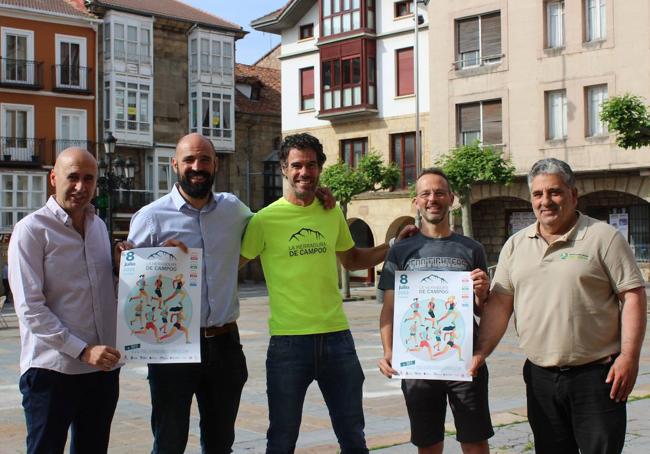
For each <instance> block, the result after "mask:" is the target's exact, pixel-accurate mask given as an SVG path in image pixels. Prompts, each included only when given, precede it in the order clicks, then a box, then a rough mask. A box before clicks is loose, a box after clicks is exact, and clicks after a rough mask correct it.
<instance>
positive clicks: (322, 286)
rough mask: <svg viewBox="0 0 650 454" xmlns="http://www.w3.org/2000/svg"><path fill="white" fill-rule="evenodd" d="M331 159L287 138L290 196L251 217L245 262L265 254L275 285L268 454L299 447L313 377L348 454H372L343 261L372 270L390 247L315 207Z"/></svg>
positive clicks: (284, 159)
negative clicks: (341, 284)
mask: <svg viewBox="0 0 650 454" xmlns="http://www.w3.org/2000/svg"><path fill="white" fill-rule="evenodd" d="M324 162H325V153H323V146H322V145H321V143H320V142H319V141H318V139H316V138H315V137H313V136H311V135H309V134H295V135H292V136H288V137H287V138H286V139H285V140H284V142H283V143H282V147H281V149H280V164H281V167H282V173H283V175H284V177H285V178H286V179H287V183H288V191H285V195H284V197H283V198H281V199H279V200H277V201H275V202H274V203H272V204H271V205H269V206H267V207H266V208H264V209H262V210H261V211H259V212H258V213H257V214H255V216H253V218H252V219H251V221H250V222H249V224H248V227H247V229H246V233H245V234H244V240H243V242H242V247H241V255H242V258H241V260H240V264H243V263H245V262H246V261H247V260H251V259H253V258H255V257H257V256H258V255H259V256H261V260H262V267H263V269H264V275H265V277H266V284H267V286H268V289H269V303H270V311H271V316H270V319H269V328H270V331H271V340H270V342H269V348H268V352H267V359H266V381H267V395H268V400H269V423H270V424H269V430H268V432H267V451H266V452H267V453H288V452H293V450H294V449H295V445H296V440H297V439H298V431H299V428H300V420H301V417H302V406H303V402H304V400H305V393H306V392H307V387H308V386H309V384H310V383H311V382H312V381H314V380H316V381H317V382H318V385H319V387H320V389H321V391H322V393H323V397H324V399H325V403H326V404H327V408H328V410H329V413H330V417H331V420H332V426H333V428H334V431H335V432H336V436H337V439H338V441H339V444H340V446H341V452H342V453H362V452H368V449H367V447H366V442H365V437H364V433H363V429H364V418H363V407H362V404H361V396H362V385H363V380H364V375H363V371H362V370H361V364H360V363H359V358H358V357H357V353H356V350H355V348H354V341H353V339H352V335H351V333H350V330H349V325H348V321H347V318H346V317H345V313H344V312H343V305H342V300H341V294H340V293H339V290H338V274H337V265H336V258H337V257H338V258H339V260H340V261H341V263H342V264H343V266H345V267H346V268H347V269H349V270H354V269H364V268H370V267H372V266H375V265H377V264H378V263H380V262H382V261H383V260H384V257H385V255H386V252H387V251H388V245H387V244H382V245H381V246H377V247H374V248H364V249H360V248H357V247H355V246H354V241H353V240H352V236H351V235H350V230H349V229H348V225H347V223H346V221H345V218H344V216H343V213H342V212H341V209H340V208H339V207H336V208H334V209H331V210H325V209H324V208H323V207H322V206H321V204H319V203H314V200H315V190H316V188H317V187H318V180H319V177H320V173H321V171H322V169H323V164H324ZM407 231H408V230H407ZM406 233H407V232H404V233H403V234H402V235H405V234H406Z"/></svg>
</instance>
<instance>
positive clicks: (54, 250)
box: [9, 148, 120, 453]
mask: <svg viewBox="0 0 650 454" xmlns="http://www.w3.org/2000/svg"><path fill="white" fill-rule="evenodd" d="M50 183H51V184H52V186H53V187H54V189H55V195H54V196H51V197H50V199H49V200H48V201H47V204H46V205H45V206H44V207H43V208H41V209H39V210H37V211H35V212H34V213H32V214H30V215H28V216H26V217H25V218H24V219H22V220H21V221H20V222H18V223H17V224H16V225H15V226H14V230H13V233H12V236H11V241H10V242H9V282H10V283H11V288H12V289H13V294H14V304H15V307H16V313H17V314H18V319H19V321H20V338H21V344H22V345H21V346H22V349H21V358H20V372H21V377H20V391H21V393H22V395H23V408H24V409H25V419H26V423H27V452H28V453H37V452H38V453H41V452H61V453H62V452H63V449H64V447H65V444H66V439H67V434H68V429H69V428H70V426H72V440H71V445H70V451H71V452H82V453H85V452H88V453H91V452H92V453H105V452H106V451H107V450H108V440H109V433H110V426H111V421H112V419H113V413H114V412H115V407H116V405H117V398H118V394H119V369H118V360H119V358H120V353H119V352H118V351H117V350H116V349H115V348H114V345H115V323H116V310H117V306H116V304H117V303H116V299H115V290H114V286H113V272H112V262H111V245H110V241H109V238H108V234H107V232H106V226H105V225H104V223H103V222H102V220H101V219H100V218H99V217H98V216H97V215H95V212H94V208H93V207H92V205H91V204H90V201H91V199H92V198H93V195H94V194H95V188H96V184H97V161H96V160H95V158H94V157H93V156H92V155H91V154H90V153H89V152H87V151H86V150H82V149H79V148H68V149H67V150H64V151H63V152H62V153H61V154H60V155H59V157H58V158H57V160H56V164H55V166H54V169H53V170H52V172H51V174H50Z"/></svg>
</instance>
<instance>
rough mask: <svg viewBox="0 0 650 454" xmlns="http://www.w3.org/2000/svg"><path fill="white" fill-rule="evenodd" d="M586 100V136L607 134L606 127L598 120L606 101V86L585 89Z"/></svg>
mask: <svg viewBox="0 0 650 454" xmlns="http://www.w3.org/2000/svg"><path fill="white" fill-rule="evenodd" d="M585 90H586V98H587V136H589V137H595V136H603V135H606V134H607V125H606V124H605V122H603V121H602V120H601V119H600V113H601V112H602V110H603V103H604V102H605V101H607V85H606V84H603V85H593V86H591V87H586V88H585Z"/></svg>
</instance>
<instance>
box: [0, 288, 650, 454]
mask: <svg viewBox="0 0 650 454" xmlns="http://www.w3.org/2000/svg"><path fill="white" fill-rule="evenodd" d="M353 293H354V295H355V296H357V297H365V298H367V299H361V300H357V301H350V302H347V303H345V310H346V313H347V315H348V317H349V319H350V324H351V327H352V332H353V334H354V338H355V342H356V345H357V351H358V354H359V358H360V360H361V363H362V366H363V370H364V373H365V375H366V381H365V385H364V408H365V415H366V435H367V440H368V445H369V447H370V448H371V449H373V450H375V452H378V453H414V452H416V450H415V448H414V447H413V446H412V445H411V444H409V443H408V439H409V426H408V418H407V416H406V408H405V406H404V400H403V398H402V393H401V391H400V387H399V385H400V382H399V381H397V380H387V379H386V378H384V377H383V376H382V375H381V374H380V373H379V372H378V370H377V366H376V364H377V360H378V359H379V358H380V355H381V353H382V350H381V345H380V340H379V332H378V320H379V311H380V306H379V305H378V304H377V303H376V302H375V301H374V300H372V299H369V298H370V297H371V296H372V294H373V290H372V289H365V288H360V289H353ZM240 294H241V317H240V319H239V327H240V331H241V338H242V343H243V345H244V351H245V353H246V357H247V360H248V370H249V379H248V382H247V383H246V386H245V388H244V394H243V396H242V404H241V407H240V411H239V417H238V420H237V435H236V443H235V447H234V450H235V453H261V452H264V448H265V443H266V436H265V432H266V428H267V421H268V413H267V407H266V388H265V370H264V359H265V356H266V347H267V344H268V330H267V325H266V322H267V318H268V299H267V296H266V289H265V288H264V287H263V286H252V285H245V286H242V287H241V290H240ZM6 309H7V312H5V314H4V315H5V318H6V319H7V321H8V322H9V326H10V327H9V328H5V329H2V328H0V453H23V452H25V447H24V439H25V424H24V417H23V412H22V408H21V406H20V400H21V396H20V392H19V391H18V385H17V383H18V376H19V368H18V358H19V350H20V339H19V333H18V328H17V321H16V317H15V315H14V314H13V312H12V308H11V307H9V308H6ZM649 343H650V342H649V341H648V338H647V337H646V341H645V348H644V349H643V352H642V355H643V356H642V359H641V370H640V373H639V380H638V382H637V386H636V388H635V390H634V393H633V398H634V399H635V400H634V401H632V402H631V403H630V404H629V406H628V436H627V441H626V448H625V450H624V452H625V453H629V454H633V453H634V454H637V453H638V454H641V453H647V452H648V446H650V422H649V420H648V414H650V350H649V349H648V344H649ZM523 362H524V356H523V354H522V353H521V351H520V350H519V348H518V347H517V342H516V338H515V335H514V330H513V329H512V327H511V328H510V329H509V330H508V333H507V334H506V336H505V338H504V339H503V341H502V342H501V344H500V345H499V347H498V348H497V350H496V352H495V353H494V354H493V355H492V357H491V358H490V360H489V362H488V365H489V367H490V406H491V410H492V415H493V423H494V425H495V431H496V435H495V436H494V437H493V438H492V439H491V440H490V446H491V448H492V452H497V453H524V452H533V450H534V446H533V442H532V435H531V432H530V427H529V426H528V423H527V421H526V408H525V407H526V402H525V392H524V384H523V380H522V378H521V367H522V365H523ZM146 370H147V369H146V366H145V365H137V366H136V365H129V366H126V367H124V368H123V369H122V373H121V394H120V401H119V404H118V407H117V412H116V414H115V419H114V421H113V429H112V436H111V445H110V452H111V453H116V454H122V453H146V452H150V450H151V444H152V436H151V431H150V428H149V416H150V402H149V387H148V384H147V380H146V373H147V372H146ZM224 373H225V372H224ZM342 379H343V377H342ZM447 422H448V431H449V436H448V437H447V439H446V441H445V443H446V450H445V452H447V453H460V452H461V450H460V446H459V444H458V443H457V442H456V441H455V439H454V438H453V433H452V432H453V422H452V418H451V414H448V415H447ZM337 447H338V445H337V443H336V438H335V436H334V433H333V431H332V428H331V425H330V422H329V416H328V413H327V408H326V406H325V404H324V402H323V399H322V397H321V396H320V391H319V390H318V387H317V386H316V384H313V385H312V386H311V387H310V389H309V393H308V396H307V399H306V401H305V407H304V415H303V421H302V426H301V431H300V438H299V440H298V452H301V453H335V452H337ZM187 452H188V453H199V452H200V448H199V431H198V412H197V410H196V405H194V406H193V412H192V421H191V429H190V439H189V443H188V448H187Z"/></svg>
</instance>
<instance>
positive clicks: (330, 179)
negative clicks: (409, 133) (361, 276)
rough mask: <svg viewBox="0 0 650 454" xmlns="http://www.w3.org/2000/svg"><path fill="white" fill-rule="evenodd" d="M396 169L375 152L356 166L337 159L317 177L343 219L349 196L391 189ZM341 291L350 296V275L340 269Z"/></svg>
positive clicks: (394, 181)
mask: <svg viewBox="0 0 650 454" xmlns="http://www.w3.org/2000/svg"><path fill="white" fill-rule="evenodd" d="M399 177H400V171H399V169H398V168H397V167H396V166H395V165H394V164H390V165H384V163H383V162H382V160H381V157H380V156H379V155H378V154H376V153H369V154H367V155H366V156H364V157H363V158H361V160H360V161H359V165H358V166H357V167H356V168H352V167H350V166H349V165H348V164H346V163H344V162H337V163H336V164H333V165H331V166H329V167H327V168H326V169H325V170H324V171H323V174H322V175H321V177H320V182H321V184H322V185H323V186H326V187H328V188H329V189H330V190H331V191H332V194H334V197H336V200H338V202H339V203H340V204H341V210H342V211H343V215H344V216H345V218H346V219H347V215H348V204H349V203H350V202H351V201H352V198H353V197H354V196H355V195H357V194H361V193H363V192H368V191H379V190H382V189H391V188H393V187H395V185H396V184H397V182H398V181H399ZM341 276H342V279H341V281H342V287H343V294H344V295H345V296H346V297H349V296H350V275H349V273H348V271H347V270H343V273H342V274H341Z"/></svg>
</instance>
